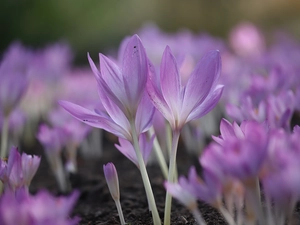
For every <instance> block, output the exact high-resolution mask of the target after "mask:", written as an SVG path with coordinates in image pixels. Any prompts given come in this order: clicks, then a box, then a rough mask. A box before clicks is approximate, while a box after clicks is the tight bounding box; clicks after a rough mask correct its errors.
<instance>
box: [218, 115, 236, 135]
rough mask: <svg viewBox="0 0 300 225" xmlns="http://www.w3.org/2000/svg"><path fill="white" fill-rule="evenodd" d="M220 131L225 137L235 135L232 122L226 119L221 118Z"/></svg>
mask: <svg viewBox="0 0 300 225" xmlns="http://www.w3.org/2000/svg"><path fill="white" fill-rule="evenodd" d="M220 132H221V135H222V138H223V139H226V138H228V137H234V136H235V133H234V130H233V127H232V124H231V123H230V122H229V121H228V120H226V119H222V120H221V124H220Z"/></svg>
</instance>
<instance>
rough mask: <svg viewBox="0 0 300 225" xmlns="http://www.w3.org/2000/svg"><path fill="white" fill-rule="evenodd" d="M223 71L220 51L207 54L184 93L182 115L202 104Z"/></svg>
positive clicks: (193, 73) (198, 65)
mask: <svg viewBox="0 0 300 225" xmlns="http://www.w3.org/2000/svg"><path fill="white" fill-rule="evenodd" d="M220 72H221V57H220V53H219V51H212V52H209V53H208V54H206V55H205V56H204V57H203V58H202V59H201V60H200V61H199V62H198V64H197V65H196V68H195V69H194V71H193V72H192V74H191V76H190V78H189V80H188V82H187V84H186V87H185V93H184V100H183V106H182V108H183V109H184V111H183V112H182V117H184V118H186V117H188V114H189V113H190V112H191V111H192V110H193V109H194V108H195V107H197V106H199V104H201V103H202V102H203V101H204V100H205V99H206V97H207V96H208V95H209V93H210V91H211V89H212V88H214V86H215V85H216V83H217V81H218V78H219V76H220Z"/></svg>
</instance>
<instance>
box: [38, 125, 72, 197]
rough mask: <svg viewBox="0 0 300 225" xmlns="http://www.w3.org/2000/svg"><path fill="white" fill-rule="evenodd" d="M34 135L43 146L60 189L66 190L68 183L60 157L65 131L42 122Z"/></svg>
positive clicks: (64, 140) (65, 137) (65, 136)
mask: <svg viewBox="0 0 300 225" xmlns="http://www.w3.org/2000/svg"><path fill="white" fill-rule="evenodd" d="M36 137H37V139H38V140H39V141H40V143H41V144H42V145H43V147H44V150H45V155H46V157H47V160H48V163H49V164H50V167H51V170H52V172H53V173H54V175H55V178H56V181H57V183H58V186H59V189H60V191H62V192H67V191H68V189H69V185H68V181H67V178H66V174H65V171H64V167H63V163H62V159H61V151H62V148H63V146H65V144H66V139H67V135H66V131H65V130H63V129H62V128H61V127H54V128H50V127H49V126H47V125H46V124H42V125H40V127H39V131H38V134H37V136H36Z"/></svg>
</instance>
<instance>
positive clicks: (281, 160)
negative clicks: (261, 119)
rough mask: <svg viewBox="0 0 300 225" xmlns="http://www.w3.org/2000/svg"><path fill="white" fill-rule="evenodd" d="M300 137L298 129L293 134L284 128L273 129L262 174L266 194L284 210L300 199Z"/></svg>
mask: <svg viewBox="0 0 300 225" xmlns="http://www.w3.org/2000/svg"><path fill="white" fill-rule="evenodd" d="M299 138H300V133H299V131H297V129H296V130H295V131H294V133H293V134H288V133H286V132H285V131H284V130H283V129H280V130H279V129H277V130H273V131H272V132H271V134H270V143H269V146H268V155H267V159H266V162H265V163H264V166H263V169H262V172H261V175H260V178H261V180H262V184H263V188H264V191H265V194H266V196H267V197H268V198H270V199H272V200H274V201H275V203H276V205H277V207H280V208H281V209H282V210H284V209H292V208H290V207H291V206H293V204H295V203H296V201H297V200H299V199H300V191H299V190H300V177H299V170H300V164H299V157H300V145H299Z"/></svg>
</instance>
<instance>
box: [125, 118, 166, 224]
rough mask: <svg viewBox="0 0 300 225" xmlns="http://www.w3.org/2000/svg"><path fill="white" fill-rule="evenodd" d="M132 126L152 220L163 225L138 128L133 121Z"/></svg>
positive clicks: (134, 143)
mask: <svg viewBox="0 0 300 225" xmlns="http://www.w3.org/2000/svg"><path fill="white" fill-rule="evenodd" d="M130 125H131V132H132V133H131V135H132V139H133V140H132V141H133V146H134V149H135V153H136V156H137V159H138V163H139V169H140V172H141V175H142V180H143V183H144V187H145V190H146V195H147V199H148V201H149V205H150V209H151V213H152V218H153V223H154V225H161V221H160V217H159V214H158V211H157V208H156V203H155V199H154V195H153V191H152V187H151V184H150V180H149V177H148V173H147V170H146V166H145V162H144V159H143V156H142V153H141V151H140V145H139V141H138V136H137V133H136V128H135V121H134V120H132V121H131V122H130Z"/></svg>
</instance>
